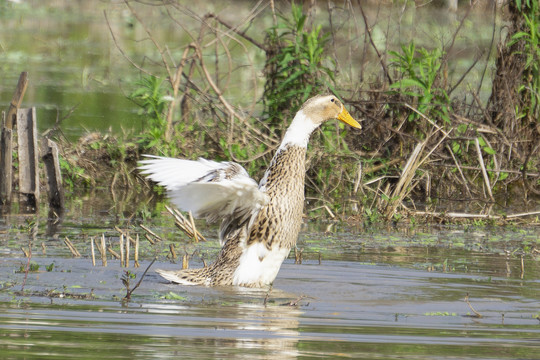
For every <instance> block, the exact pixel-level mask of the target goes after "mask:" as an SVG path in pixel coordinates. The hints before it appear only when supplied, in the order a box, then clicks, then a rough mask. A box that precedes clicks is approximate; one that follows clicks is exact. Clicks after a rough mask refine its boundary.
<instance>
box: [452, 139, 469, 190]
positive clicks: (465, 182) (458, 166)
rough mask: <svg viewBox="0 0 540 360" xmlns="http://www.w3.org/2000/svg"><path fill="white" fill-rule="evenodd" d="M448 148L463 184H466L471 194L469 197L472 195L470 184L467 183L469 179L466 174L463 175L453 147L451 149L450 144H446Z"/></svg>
mask: <svg viewBox="0 0 540 360" xmlns="http://www.w3.org/2000/svg"><path fill="white" fill-rule="evenodd" d="M446 149H447V150H448V152H449V153H450V155H451V156H452V159H454V163H455V164H456V167H457V169H458V172H459V175H461V179H462V180H463V185H465V189H466V190H467V194H469V197H472V194H471V190H470V189H469V185H467V179H466V178H465V175H463V171H462V170H461V165H460V164H459V163H458V161H457V159H456V157H455V156H454V152H453V151H452V149H450V146H448V145H446Z"/></svg>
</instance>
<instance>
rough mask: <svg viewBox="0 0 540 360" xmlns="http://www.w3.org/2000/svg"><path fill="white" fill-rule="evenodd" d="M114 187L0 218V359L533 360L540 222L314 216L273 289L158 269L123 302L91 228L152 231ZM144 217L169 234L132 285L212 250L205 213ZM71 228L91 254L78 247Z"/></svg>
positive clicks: (537, 342) (539, 331) (538, 324)
mask: <svg viewBox="0 0 540 360" xmlns="http://www.w3.org/2000/svg"><path fill="white" fill-rule="evenodd" d="M108 198H109V197H107V196H106V194H105V192H103V193H97V194H93V195H92V196H87V197H83V196H77V197H75V198H74V199H75V200H76V201H71V200H70V201H69V203H68V204H69V205H68V210H67V212H66V215H65V218H64V219H63V221H62V222H60V223H57V224H56V225H55V226H54V227H51V222H49V223H47V222H46V221H45V220H46V216H45V214H41V216H40V217H39V218H38V219H39V220H40V221H38V222H36V223H32V224H28V223H27V221H26V220H25V217H24V216H22V215H15V214H11V215H9V216H7V217H4V218H3V219H2V220H1V221H0V274H1V275H0V279H2V280H1V282H0V309H1V310H0V353H2V358H6V359H15V358H43V357H48V356H49V357H54V358H72V359H73V358H83V359H84V358H88V359H96V358H108V359H122V358H126V359H127V358H130V359H133V358H140V359H151V358H173V357H190V358H193V359H204V358H246V359H270V358H285V359H297V358H329V357H336V358H339V357H343V358H399V359H422V358H426V359H428V358H429V359H450V358H459V359H488V358H498V359H517V358H519V359H535V358H538V356H537V353H538V350H539V349H540V321H539V320H538V316H539V315H540V305H539V304H540V302H539V300H540V281H539V279H540V266H539V263H538V254H536V255H533V254H532V253H531V250H530V249H531V248H532V247H536V248H537V247H538V244H539V243H540V237H539V236H538V232H537V230H536V229H489V228H469V229H466V228H439V229H437V228H433V227H429V228H412V227H411V228H408V229H406V230H407V231H397V230H385V229H377V230H375V229H363V228H360V227H357V226H348V225H344V224H333V225H332V226H331V227H329V225H330V224H321V223H308V224H306V226H305V228H304V230H303V232H302V235H301V237H300V240H299V243H298V247H299V248H301V249H303V256H302V260H303V261H302V264H294V255H293V254H291V255H290V256H289V259H287V260H286V262H285V263H284V265H283V266H282V269H281V271H280V273H279V275H278V277H277V279H276V281H275V283H274V286H273V288H272V289H271V290H268V289H263V290H247V289H231V288H205V287H182V286H177V285H172V284H168V283H166V282H165V281H163V280H161V278H159V276H158V275H157V274H156V273H154V272H153V271H152V269H150V271H149V272H148V274H147V276H146V277H145V278H144V281H143V282H142V284H141V286H140V287H139V288H137V289H136V290H135V291H134V293H133V296H132V301H131V302H129V303H125V302H122V298H123V297H124V296H125V294H126V290H125V288H124V286H123V285H122V282H121V277H122V275H123V273H124V271H125V270H126V269H125V268H121V267H120V264H119V261H118V260H113V259H112V258H111V257H109V260H108V266H107V267H104V266H102V265H101V261H100V260H97V264H96V266H92V263H91V258H90V247H89V238H90V237H92V236H99V235H100V234H102V233H105V234H106V238H107V241H108V242H110V243H111V244H112V246H113V248H114V249H115V250H116V251H117V252H119V250H118V233H117V232H116V231H114V230H113V226H114V224H118V225H119V227H120V228H122V229H127V230H130V231H131V234H132V236H135V234H136V233H139V234H140V235H141V239H142V234H143V232H142V230H141V229H140V228H139V227H138V226H136V223H138V222H140V221H141V220H142V219H141V218H140V217H139V216H137V215H135V217H132V215H133V214H136V213H137V212H138V211H140V210H138V209H137V205H136V203H134V202H130V204H131V205H130V206H126V207H125V208H121V209H119V208H118V207H115V206H112V205H111V203H110V202H109V201H110V200H108ZM81 199H82V200H81ZM120 203H121V202H120ZM139 206H140V205H139ZM146 206H148V205H146ZM158 208H159V207H158ZM104 210H107V211H104ZM150 210H153V208H152V209H150ZM156 212H159V211H156ZM156 212H154V214H156ZM145 224H146V225H148V226H149V227H150V228H152V229H153V230H154V231H156V232H157V233H158V234H160V235H162V236H164V237H165V238H167V239H168V240H165V241H164V243H158V244H156V245H150V244H149V243H148V242H146V240H143V241H141V250H140V255H141V260H140V262H141V264H140V265H141V266H140V267H139V268H137V269H135V268H134V267H133V260H132V261H131V264H130V268H129V270H130V271H131V272H133V273H135V274H137V278H136V279H134V280H132V282H131V287H133V286H134V284H135V282H136V281H138V279H140V277H141V276H142V273H143V271H144V270H145V269H146V268H147V266H148V265H149V263H150V261H151V259H152V258H153V257H154V256H155V255H157V258H158V259H157V261H156V263H155V264H154V265H153V266H152V268H165V269H177V268H178V267H179V266H180V265H179V263H178V262H179V260H177V261H175V262H176V263H174V262H171V261H170V260H169V259H168V258H167V255H169V253H168V245H169V243H170V242H173V243H174V244H175V245H176V249H177V252H178V253H179V254H180V255H181V254H183V252H184V250H185V251H187V252H188V253H190V254H193V252H194V251H195V250H197V251H198V252H197V253H196V254H193V256H192V257H191V262H190V266H192V267H197V266H202V262H201V256H202V257H203V258H204V259H205V260H207V261H211V260H212V259H214V258H215V256H216V253H217V251H218V248H219V245H218V242H217V239H216V237H215V234H216V233H215V231H216V229H215V228H213V227H208V226H205V225H204V223H199V228H200V230H201V231H202V232H203V234H204V235H205V237H207V238H208V239H209V241H208V242H207V243H202V242H201V243H198V244H194V243H189V242H188V241H187V240H186V238H185V236H183V235H182V234H181V233H180V232H179V230H177V229H176V228H175V227H174V226H173V225H172V221H171V220H170V217H169V216H167V215H165V214H161V215H160V216H156V217H153V218H147V219H146V220H145ZM324 230H330V231H324ZM65 236H68V237H69V238H70V239H71V241H72V242H73V244H74V245H75V247H77V249H78V250H79V251H80V252H81V254H82V257H81V258H73V257H72V256H71V253H70V251H69V250H68V249H67V247H66V246H65V245H64V244H63V242H62V240H63V239H64V237H65ZM29 239H33V244H34V246H33V250H32V251H33V256H32V261H33V262H35V263H36V264H38V265H39V271H38V272H30V273H29V274H28V278H27V280H26V284H25V286H24V290H25V292H24V293H21V292H20V290H21V287H22V283H23V281H24V276H25V274H24V272H19V270H20V268H21V266H22V267H23V268H24V267H25V266H26V263H27V259H26V258H24V256H23V255H22V251H21V250H20V248H21V247H25V248H27V246H28V240H29ZM42 242H43V243H44V244H45V254H43V250H42V247H41V243H42ZM527 246H528V248H527ZM524 248H525V249H529V251H528V252H527V253H525V256H524V268H523V270H524V271H523V272H522V270H521V269H522V268H521V256H519V254H520V252H521V251H522V250H521V249H524ZM132 252H133V249H132ZM319 254H320V263H319ZM131 259H133V253H132V255H131ZM180 262H181V261H180ZM51 264H54V267H53V268H52V271H47V267H50V266H51ZM51 291H54V292H51ZM467 294H468V296H469V301H470V305H471V306H472V307H473V308H474V311H477V312H478V313H479V314H481V315H482V317H476V316H475V312H474V311H473V310H472V309H471V308H470V307H469V305H468V304H467V302H465V301H464V299H465V297H466V296H467ZM90 295H91V297H90V298H89V296H90Z"/></svg>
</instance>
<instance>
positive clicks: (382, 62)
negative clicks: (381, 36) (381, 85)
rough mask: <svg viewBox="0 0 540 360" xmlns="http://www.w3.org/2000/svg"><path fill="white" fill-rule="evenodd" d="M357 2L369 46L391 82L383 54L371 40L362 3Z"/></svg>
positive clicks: (391, 82)
mask: <svg viewBox="0 0 540 360" xmlns="http://www.w3.org/2000/svg"><path fill="white" fill-rule="evenodd" d="M358 4H359V5H360V13H361V14H362V17H363V18H364V25H365V28H366V32H367V34H368V36H369V42H370V43H371V46H372V47H373V50H375V53H376V54H377V57H378V58H379V62H380V64H381V66H382V68H383V71H384V75H385V76H386V78H387V79H388V83H389V84H393V83H394V81H393V80H392V78H391V77H390V72H389V71H388V67H387V66H386V62H385V61H384V58H383V56H382V55H381V53H380V52H379V49H377V46H376V45H375V42H374V41H373V36H372V35H371V29H370V28H369V24H368V19H367V16H366V14H365V13H364V8H363V7H362V3H361V2H358Z"/></svg>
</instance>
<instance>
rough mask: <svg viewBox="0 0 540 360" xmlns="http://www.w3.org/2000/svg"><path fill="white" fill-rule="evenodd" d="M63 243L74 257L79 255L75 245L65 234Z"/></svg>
mask: <svg viewBox="0 0 540 360" xmlns="http://www.w3.org/2000/svg"><path fill="white" fill-rule="evenodd" d="M64 243H65V244H66V246H67V247H68V249H69V250H70V251H71V254H72V255H73V256H74V257H81V253H79V251H77V249H76V248H75V246H74V245H73V243H72V242H71V241H70V240H69V239H68V237H67V236H66V238H65V239H64Z"/></svg>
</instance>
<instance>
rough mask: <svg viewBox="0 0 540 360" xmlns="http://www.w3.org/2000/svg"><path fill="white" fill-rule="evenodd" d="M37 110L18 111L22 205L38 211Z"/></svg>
mask: <svg viewBox="0 0 540 360" xmlns="http://www.w3.org/2000/svg"><path fill="white" fill-rule="evenodd" d="M36 123H37V118H36V108H34V107H33V108H31V109H19V110H18V111H17V139H18V143H19V149H18V151H19V193H20V198H21V203H23V204H24V205H26V206H28V207H30V208H31V209H32V210H33V211H36V210H37V208H38V205H39V164H38V152H39V151H38V147H37V146H38V144H37V137H38V134H37V125H36Z"/></svg>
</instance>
